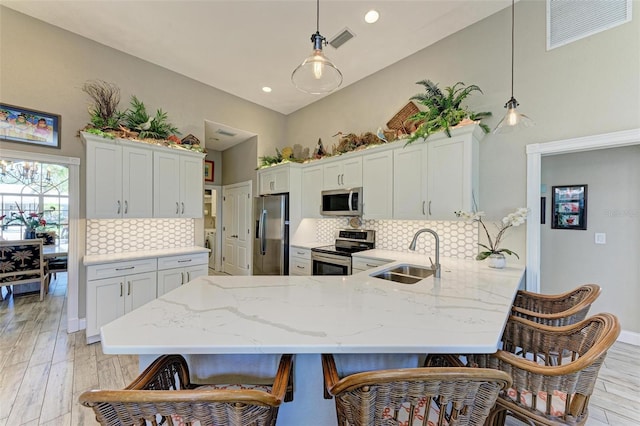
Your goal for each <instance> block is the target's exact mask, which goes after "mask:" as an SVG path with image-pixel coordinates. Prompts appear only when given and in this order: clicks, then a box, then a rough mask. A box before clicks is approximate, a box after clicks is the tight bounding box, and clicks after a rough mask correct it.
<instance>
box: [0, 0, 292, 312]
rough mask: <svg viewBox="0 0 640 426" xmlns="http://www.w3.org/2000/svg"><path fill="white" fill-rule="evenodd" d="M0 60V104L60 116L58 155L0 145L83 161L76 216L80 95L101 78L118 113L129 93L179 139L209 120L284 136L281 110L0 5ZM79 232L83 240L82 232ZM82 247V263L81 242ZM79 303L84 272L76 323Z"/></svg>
mask: <svg viewBox="0 0 640 426" xmlns="http://www.w3.org/2000/svg"><path fill="white" fill-rule="evenodd" d="M0 55H1V56H0V101H1V102H4V103H8V104H12V105H18V106H22V107H25V108H33V109H37V110H41V111H47V112H52V113H57V114H60V115H61V116H62V129H61V135H62V146H61V149H60V150H57V149H51V148H45V147H35V146H33V147H32V146H29V145H24V144H16V143H8V142H0V149H15V150H22V151H36V152H42V153H46V154H53V155H64V156H71V157H78V158H80V159H81V161H82V163H81V165H80V175H81V182H80V195H81V196H80V215H81V217H84V205H85V202H84V199H85V197H84V194H85V191H86V190H85V182H84V174H85V171H84V158H85V150H84V147H83V145H82V142H81V141H80V139H79V138H78V137H77V136H76V135H77V132H78V130H79V129H81V128H82V127H84V126H85V124H86V123H87V122H88V120H89V114H88V113H87V107H88V106H89V105H90V103H91V102H90V99H89V97H88V96H87V95H86V94H85V93H84V92H83V91H82V90H81V88H82V85H83V84H84V82H85V81H87V80H91V79H101V80H105V81H108V82H112V83H115V84H116V85H117V86H119V87H120V89H121V97H122V101H121V103H120V107H121V109H125V108H126V107H128V105H129V100H130V97H131V95H136V96H137V97H138V98H139V99H140V100H142V101H143V102H144V103H145V105H146V106H147V109H148V110H149V111H152V112H153V111H155V110H156V109H157V108H162V109H163V111H166V112H167V113H168V115H169V119H170V121H171V122H172V123H173V124H174V125H175V126H177V127H178V128H179V129H180V130H181V132H182V134H183V136H186V135H187V134H189V133H192V134H193V135H195V136H196V137H197V138H198V139H200V140H201V141H204V140H205V139H204V120H205V119H206V120H212V121H216V122H220V123H225V124H226V125H229V126H232V127H236V128H240V129H244V130H248V131H251V132H254V133H256V134H259V135H260V142H261V144H263V145H264V146H265V147H275V146H279V145H280V144H281V141H282V140H283V139H284V125H285V117H284V116H283V115H282V114H280V113H277V112H274V111H271V110H268V109H266V108H263V107H260V106H258V105H256V104H253V103H251V102H247V101H244V100H242V99H240V98H238V97H235V96H232V95H230V94H228V93H226V92H223V91H221V90H218V89H215V88H212V87H209V86H206V85H204V84H201V83H198V82H196V81H194V80H191V79H189V78H186V77H184V76H182V75H180V74H177V73H174V72H172V71H169V70H167V69H164V68H160V67H158V66H155V65H153V64H150V63H148V62H145V61H143V60H141V59H138V58H135V57H133V56H130V55H127V54H124V53H122V52H119V51H117V50H114V49H111V48H109V47H106V46H104V45H101V44H98V43H95V42H93V41H90V40H88V39H85V38H82V37H79V36H77V35H75V34H72V33H70V32H67V31H64V30H61V29H59V28H57V27H54V26H51V25H48V24H45V23H43V22H41V21H38V20H36V19H33V18H30V17H27V16H25V15H22V14H20V13H17V12H14V11H13V10H11V9H7V8H4V7H1V6H0ZM271 149H273V148H271ZM214 156H215V154H214ZM256 157H257V155H256V154H255V152H254V153H253V157H252V158H254V160H253V161H251V159H249V158H248V157H244V158H243V161H242V162H241V164H242V166H243V167H246V170H247V171H248V172H247V173H253V170H254V169H255V167H256V164H257V159H256ZM231 158H233V157H232V156H231ZM221 162H222V161H220V163H221ZM234 163H235V162H234ZM217 166H219V167H218V169H219V170H216V178H219V179H222V164H217ZM218 173H219V174H218ZM218 184H220V181H218ZM81 224H84V221H81ZM81 234H82V235H81V237H83V236H84V232H81ZM80 245H81V253H79V256H80V257H79V258H80V259H81V258H82V256H83V255H84V243H83V242H81V244H80ZM80 271H81V272H82V268H81V269H80ZM84 301H85V289H84V279H83V276H82V275H81V277H80V288H79V316H80V318H82V317H84V312H85V307H84V305H85V303H84Z"/></svg>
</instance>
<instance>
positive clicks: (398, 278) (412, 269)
mask: <svg viewBox="0 0 640 426" xmlns="http://www.w3.org/2000/svg"><path fill="white" fill-rule="evenodd" d="M434 273H435V271H434V270H433V269H430V268H424V267H422V266H416V265H397V266H393V267H391V268H388V269H385V270H382V271H380V272H378V273H376V274H375V275H371V276H372V277H374V278H380V279H383V280H387V281H393V282H397V283H401V284H415V283H417V282H418V281H421V280H423V279H424V278H427V277H430V276H431V275H433V274H434Z"/></svg>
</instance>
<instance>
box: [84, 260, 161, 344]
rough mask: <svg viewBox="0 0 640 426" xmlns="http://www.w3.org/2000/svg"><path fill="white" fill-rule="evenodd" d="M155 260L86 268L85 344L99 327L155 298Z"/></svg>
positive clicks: (95, 338) (94, 337)
mask: <svg viewBox="0 0 640 426" xmlns="http://www.w3.org/2000/svg"><path fill="white" fill-rule="evenodd" d="M156 267H157V261H156V259H146V260H137V261H131V262H115V263H108V264H103V265H91V266H89V267H87V331H86V335H87V342H88V343H92V342H96V341H98V340H100V327H102V326H103V325H105V324H107V323H109V322H111V321H113V320H115V319H117V318H119V317H121V316H122V315H124V314H126V313H128V312H130V311H132V310H133V309H135V308H137V307H139V306H142V305H144V304H145V303H147V302H150V301H151V300H153V299H155V298H156V294H157V280H156Z"/></svg>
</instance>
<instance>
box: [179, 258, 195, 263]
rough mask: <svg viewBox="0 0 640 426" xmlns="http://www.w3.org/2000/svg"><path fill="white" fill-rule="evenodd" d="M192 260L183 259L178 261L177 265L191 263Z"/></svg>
mask: <svg viewBox="0 0 640 426" xmlns="http://www.w3.org/2000/svg"><path fill="white" fill-rule="evenodd" d="M192 260H193V259H184V260H178V263H188V262H191V261H192Z"/></svg>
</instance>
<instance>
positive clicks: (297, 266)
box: [296, 265, 305, 269]
mask: <svg viewBox="0 0 640 426" xmlns="http://www.w3.org/2000/svg"><path fill="white" fill-rule="evenodd" d="M296 268H298V269H305V267H304V266H300V265H296Z"/></svg>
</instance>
